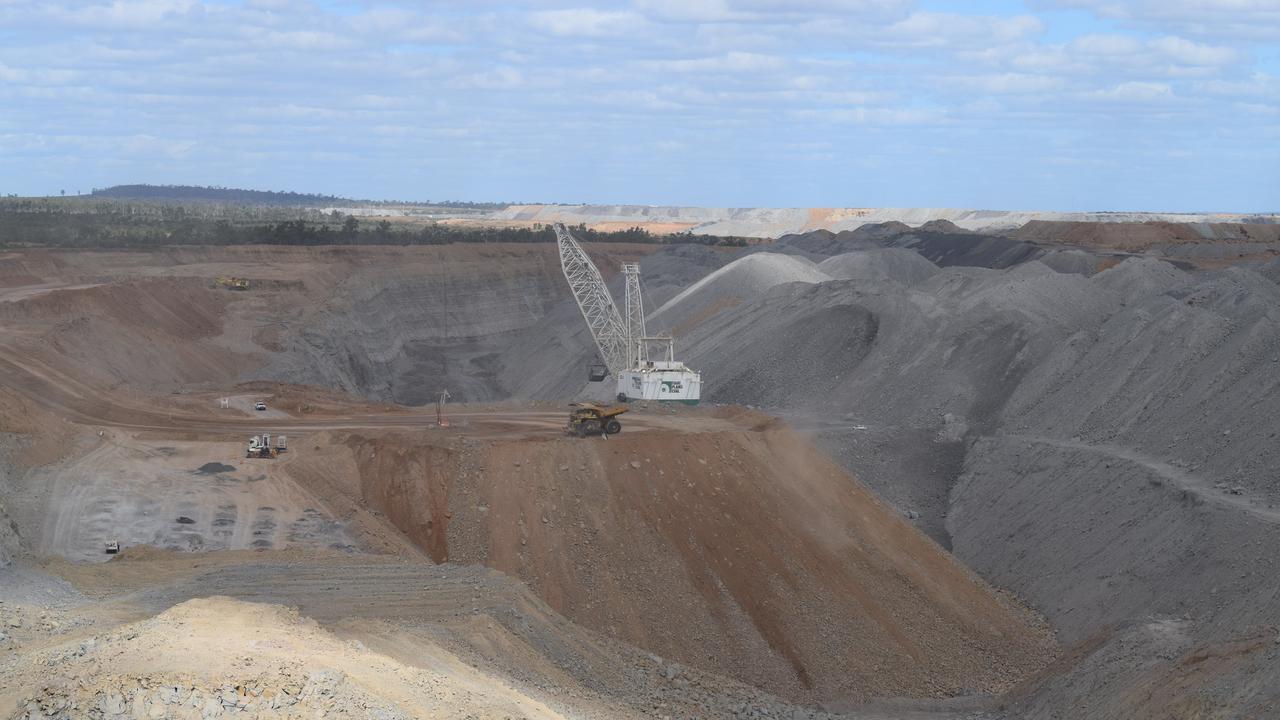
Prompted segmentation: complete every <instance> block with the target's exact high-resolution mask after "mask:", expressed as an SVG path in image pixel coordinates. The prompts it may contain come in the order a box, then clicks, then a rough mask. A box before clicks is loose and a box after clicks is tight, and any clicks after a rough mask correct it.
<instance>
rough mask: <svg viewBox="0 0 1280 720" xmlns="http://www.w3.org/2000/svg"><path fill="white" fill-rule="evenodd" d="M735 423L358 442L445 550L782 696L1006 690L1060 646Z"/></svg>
mask: <svg viewBox="0 0 1280 720" xmlns="http://www.w3.org/2000/svg"><path fill="white" fill-rule="evenodd" d="M735 424H736V426H737V427H736V429H732V430H725V431H717V432H693V433H679V432H671V431H662V430H652V431H648V432H641V433H631V434H628V433H627V432H624V433H623V434H622V435H619V436H615V437H614V438H612V439H610V440H608V441H603V440H599V439H577V438H568V437H565V438H560V437H556V436H554V435H551V434H548V435H547V436H545V437H542V438H538V439H521V440H509V441H508V440H489V441H483V442H480V441H472V442H455V443H453V444H450V445H447V446H443V445H433V444H428V443H424V442H423V439H424V438H423V437H422V436H421V435H414V434H390V435H388V434H382V435H380V436H377V437H371V436H365V435H352V436H350V437H349V438H348V439H347V440H346V445H347V447H349V448H350V449H351V452H352V453H353V454H354V457H355V461H356V463H357V465H358V466H359V471H360V478H361V480H360V486H361V490H360V491H361V493H362V495H363V497H364V499H365V500H366V501H367V502H368V503H369V504H370V506H371V507H375V508H377V509H378V510H380V511H381V512H383V513H385V514H386V516H387V517H388V518H389V519H390V520H391V521H392V522H393V523H395V525H396V526H397V527H399V528H400V529H401V530H402V531H404V532H405V533H406V534H407V535H408V536H409V537H410V538H412V539H413V540H414V541H415V542H416V543H418V544H419V546H421V547H423V548H424V549H427V550H428V551H429V552H430V553H431V555H432V557H433V558H434V559H436V560H437V561H445V560H447V561H449V562H455V563H483V564H486V565H489V566H491V567H494V568H497V569H499V570H502V571H504V572H507V573H510V574H512V575H515V576H517V577H519V578H520V579H522V580H524V581H525V582H526V583H527V584H528V585H529V586H530V587H531V588H532V589H533V590H534V591H535V592H536V593H538V594H539V595H540V596H541V597H542V598H543V599H544V600H545V601H546V602H547V603H548V604H549V605H550V606H551V607H552V608H554V609H555V610H557V611H558V612H560V613H562V614H564V615H565V616H566V617H568V618H569V619H571V620H574V621H575V622H578V623H580V624H583V625H585V626H587V627H590V628H593V629H596V630H598V631H601V632H603V633H606V634H608V635H610V636H613V637H616V638H619V639H623V640H626V641H628V642H631V643H634V644H636V645H639V646H640V647H643V648H645V649H648V650H650V651H652V652H654V653H657V654H659V655H662V656H665V657H670V658H674V659H677V660H680V661H682V662H685V663H687V664H690V665H694V666H697V667H700V668H703V669H707V670H712V671H715V672H720V673H724V674H727V675H730V676H732V677H734V678H737V679H740V680H743V681H745V682H748V683H750V684H753V685H756V686H759V687H763V688H765V689H767V690H770V691H772V692H776V693H779V694H781V695H783V696H786V697H791V698H794V699H798V700H807V701H814V700H818V701H849V700H859V699H863V698H867V697H872V696H899V695H908V696H939V695H947V694H950V693H955V692H958V691H960V690H961V689H962V688H978V689H982V690H990V691H997V690H1002V689H1005V688H1007V687H1008V686H1010V685H1011V684H1012V683H1013V682H1015V681H1016V680H1017V679H1019V678H1020V677H1022V676H1024V675H1025V674H1026V673H1027V672H1030V671H1032V670H1034V669H1035V668H1038V667H1040V666H1042V665H1043V664H1044V663H1046V662H1047V661H1048V660H1049V659H1050V658H1051V656H1052V641H1051V639H1050V638H1049V636H1048V633H1047V632H1046V631H1045V630H1044V629H1043V628H1042V627H1041V626H1040V625H1038V624H1037V622H1036V621H1035V620H1034V618H1033V617H1032V616H1031V615H1030V614H1029V613H1027V612H1025V611H1023V610H1021V609H1020V608H1019V607H1017V606H1016V605H1015V604H1013V603H1011V602H1008V601H1006V600H1005V599H1003V598H1001V597H1000V596H998V595H997V594H996V593H995V592H993V591H992V589H991V588H990V587H988V586H987V585H985V584H984V583H983V582H982V581H981V580H980V579H978V578H977V577H976V576H975V575H973V574H972V573H970V572H968V571H967V570H965V569H964V568H963V567H962V566H960V565H959V564H958V563H956V562H955V561H954V560H953V559H952V558H951V557H950V556H948V555H947V554H946V553H944V552H943V551H942V550H941V549H940V548H938V547H937V546H936V545H934V544H933V543H932V541H930V540H928V539H927V538H926V537H925V536H924V535H922V534H921V533H919V532H918V531H917V530H915V529H914V528H913V527H911V526H910V525H909V524H908V523H906V522H905V521H903V520H902V519H901V518H899V517H898V516H897V514H896V513H893V512H892V511H891V510H889V509H888V508H887V507H885V506H884V505H882V504H881V503H880V502H879V501H878V500H877V499H876V498H875V496H874V495H873V494H872V493H871V492H870V491H868V490H867V489H866V488H865V487H863V486H862V485H861V484H860V483H858V482H857V481H856V480H854V479H852V478H850V477H849V476H848V475H846V474H845V473H844V472H843V471H841V470H840V469H839V468H837V467H836V466H835V465H834V464H832V463H831V462H829V461H827V460H826V459H825V458H823V457H822V456H821V455H820V454H819V453H817V452H816V451H815V450H814V449H813V448H812V447H810V446H809V445H807V444H806V443H804V442H803V441H801V440H800V439H799V438H798V437H797V436H796V435H794V434H793V433H791V432H790V431H789V430H787V429H785V428H783V427H781V426H780V425H778V424H777V423H774V422H771V421H769V420H767V419H764V418H762V417H761V416H755V415H753V414H744V415H743V416H741V417H739V418H737V419H736V420H735ZM299 480H300V481H302V482H305V481H304V480H303V479H302V478H299Z"/></svg>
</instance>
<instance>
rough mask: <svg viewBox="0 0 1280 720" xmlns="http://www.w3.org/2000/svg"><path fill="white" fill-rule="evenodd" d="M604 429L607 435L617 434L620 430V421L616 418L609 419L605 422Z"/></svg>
mask: <svg viewBox="0 0 1280 720" xmlns="http://www.w3.org/2000/svg"><path fill="white" fill-rule="evenodd" d="M604 431H605V434H607V435H617V434H618V433H620V432H622V423H620V422H618V421H617V420H610V421H609V422H607V423H605V426H604Z"/></svg>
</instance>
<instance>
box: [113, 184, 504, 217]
mask: <svg viewBox="0 0 1280 720" xmlns="http://www.w3.org/2000/svg"><path fill="white" fill-rule="evenodd" d="M90 197H95V198H100V199H109V200H135V201H143V202H177V203H224V204H228V205H259V206H265V207H314V206H317V205H319V206H324V207H332V206H335V205H342V206H346V207H357V206H358V207H378V206H387V205H398V206H409V207H414V208H423V209H427V208H442V209H451V210H475V211H489V210H501V209H502V208H505V207H507V206H508V203H472V202H453V201H448V202H435V203H432V202H427V203H402V202H391V201H375V200H354V199H351V198H342V197H338V196H336V195H316V194H311V193H296V192H274V191H270V190H244V189H241V188H225V187H205V186H201V185H113V186H111V187H109V188H94V189H93V192H92V193H90Z"/></svg>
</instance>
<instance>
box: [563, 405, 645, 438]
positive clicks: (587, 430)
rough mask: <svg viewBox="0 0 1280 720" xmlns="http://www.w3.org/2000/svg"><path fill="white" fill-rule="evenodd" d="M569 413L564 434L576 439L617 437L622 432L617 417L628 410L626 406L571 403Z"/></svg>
mask: <svg viewBox="0 0 1280 720" xmlns="http://www.w3.org/2000/svg"><path fill="white" fill-rule="evenodd" d="M570 407H572V408H573V409H572V410H570V411H569V424H568V425H567V426H566V427H565V432H568V433H569V434H571V435H577V436H578V437H586V436H588V435H617V434H618V433H620V432H622V423H620V422H618V416H619V415H621V414H622V413H624V412H626V411H627V410H629V409H630V408H628V407H627V406H626V405H596V404H595V403H572V404H571V405H570Z"/></svg>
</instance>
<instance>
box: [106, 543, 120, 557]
mask: <svg viewBox="0 0 1280 720" xmlns="http://www.w3.org/2000/svg"><path fill="white" fill-rule="evenodd" d="M106 551H107V554H108V555H115V554H116V553H118V552H120V543H119V542H118V541H116V540H111V541H109V542H108V543H107V545H106Z"/></svg>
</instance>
